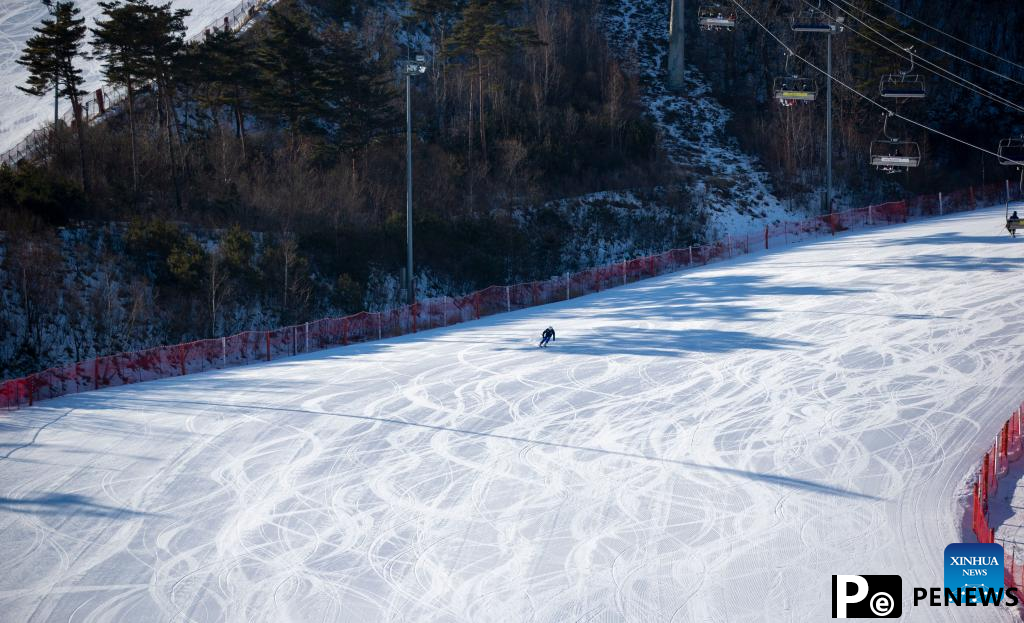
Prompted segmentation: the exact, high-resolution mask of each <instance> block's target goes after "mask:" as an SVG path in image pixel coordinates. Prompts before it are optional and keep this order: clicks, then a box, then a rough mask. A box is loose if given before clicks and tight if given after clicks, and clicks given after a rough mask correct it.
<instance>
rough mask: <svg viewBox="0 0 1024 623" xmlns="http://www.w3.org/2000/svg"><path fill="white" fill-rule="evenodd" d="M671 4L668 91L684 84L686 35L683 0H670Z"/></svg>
mask: <svg viewBox="0 0 1024 623" xmlns="http://www.w3.org/2000/svg"><path fill="white" fill-rule="evenodd" d="M670 1H671V3H672V5H671V8H670V11H669V23H668V88H669V90H670V91H677V92H678V91H682V90H683V89H684V88H685V87H686V85H685V82H686V72H685V60H686V53H685V48H684V45H683V44H684V42H685V39H686V35H685V34H684V32H683V8H684V5H685V2H684V0H670Z"/></svg>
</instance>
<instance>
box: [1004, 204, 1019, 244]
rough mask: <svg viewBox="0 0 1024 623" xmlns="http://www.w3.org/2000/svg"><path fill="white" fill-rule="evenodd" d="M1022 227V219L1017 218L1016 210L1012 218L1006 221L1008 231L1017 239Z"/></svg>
mask: <svg viewBox="0 0 1024 623" xmlns="http://www.w3.org/2000/svg"><path fill="white" fill-rule="evenodd" d="M1018 227H1020V217H1018V216H1017V211H1016V210H1014V211H1013V214H1011V215H1010V218H1008V219H1006V231H1008V232H1010V236H1012V237H1014V238H1016V237H1017V228H1018Z"/></svg>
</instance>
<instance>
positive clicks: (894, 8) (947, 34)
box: [873, 0, 1024, 69]
mask: <svg viewBox="0 0 1024 623" xmlns="http://www.w3.org/2000/svg"><path fill="white" fill-rule="evenodd" d="M873 1H874V2H875V3H877V4H880V5H882V6H884V7H885V8H887V9H889V10H890V11H893V12H895V13H898V14H900V15H902V16H903V17H905V18H907V19H909V20H910V21H912V22H915V23H918V24H920V25H922V26H924V27H925V28H928V29H929V30H933V31H935V32H937V33H939V34H940V35H943V36H945V37H949V38H950V39H952V40H953V41H956V42H958V43H962V44H964V45H966V46H968V47H971V48H973V49H975V50H977V51H979V52H982V53H984V54H987V55H989V56H991V57H992V58H996V59H998V60H1000V61H1002V62H1004V63H1006V64H1008V65H1013V66H1014V67H1017V68H1018V69H1024V65H1021V64H1019V63H1015V62H1013V61H1011V60H1010V59H1007V58H1003V57H1002V56H999V55H998V54H993V53H992V52H989V51H988V50H986V49H985V48H981V47H978V46H976V45H974V44H973V43H971V42H969V41H964V40H963V39H960V38H959V37H956V36H954V35H951V34H949V33H947V32H943V31H942V30H939V29H938V28H936V27H935V26H932V25H931V24H928V23H927V22H924V21H922V20H919V19H917V18H916V17H914V16H913V15H910V14H908V13H904V12H903V11H901V10H899V9H897V8H896V7H894V6H891V5H890V4H889V3H888V2H884V1H883V0H873Z"/></svg>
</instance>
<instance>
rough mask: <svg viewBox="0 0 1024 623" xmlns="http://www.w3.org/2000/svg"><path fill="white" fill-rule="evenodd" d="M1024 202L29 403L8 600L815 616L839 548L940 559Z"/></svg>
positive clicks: (987, 403)
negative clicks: (396, 333) (482, 315)
mask: <svg viewBox="0 0 1024 623" xmlns="http://www.w3.org/2000/svg"><path fill="white" fill-rule="evenodd" d="M1002 217H1003V208H1002V207H1000V208H998V209H995V210H982V211H978V212H974V213H968V214H961V215H954V216H949V217H944V218H939V219H933V220H929V221H923V222H917V223H914V224H910V225H904V226H896V227H890V228H885V229H878V230H874V231H866V232H860V233H848V234H841V235H840V236H838V237H836V238H835V239H828V240H825V241H820V242H816V243H810V244H804V245H799V246H793V247H790V248H788V249H785V250H778V251H772V252H767V253H766V252H762V253H760V254H757V255H751V256H743V257H742V258H738V259H735V260H731V261H725V262H721V263H716V264H712V265H709V266H707V267H703V268H698V269H693V270H688V271H683V272H679V273H675V274H672V275H666V276H663V277H659V278H656V279H650V280H647V281H643V282H638V283H636V284H633V285H630V286H624V287H621V288H616V289H613V290H609V291H605V292H602V293H599V294H594V295H590V296H586V297H581V298H577V299H573V300H571V301H568V302H565V303H559V304H554V305H548V306H544V307H539V308H533V309H528V310H523V311H518V312H513V313H509V314H501V315H497V316H492V317H489V318H486V319H483V320H480V321H475V322H471V323H467V324H464V325H459V326H457V327H451V328H448V329H437V330H432V331H427V332H422V333H419V334H415V335H409V336H405V337H402V338H397V339H392V340H385V341H382V342H373V343H367V344H361V345H355V346H350V347H347V348H340V349H335V350H329V351H323V352H318V353H315V354H309V355H304V356H300V357H295V358H291V359H283V360H279V361H276V362H273V363H266V364H261V365H254V366H251V367H243V368H233V369H227V370H221V371H217V372H210V373H207V374H198V375H193V376H187V377H180V378H172V379H165V380H161V381H154V382H150V383H143V384H139V385H132V386H126V387H118V388H107V389H103V390H100V391H96V392H89V393H84V394H79V395H76V396H68V397H64V398H60V399H56V400H52V401H48V402H44V403H42V404H39V405H36V406H35V407H33V408H29V409H25V410H21V411H16V412H11V413H8V414H6V415H3V416H2V418H0V533H2V534H3V535H4V538H3V539H2V540H0V557H2V559H3V560H4V573H3V574H0V611H2V612H3V613H4V617H5V620H11V621H68V620H76V621H77V620H87V621H98V622H102V621H155V620H182V621H194V622H207V621H211V622H212V621H222V620H245V621H268V622H270V621H274V622H276V621H289V620H292V621H365V622H371V621H417V622H430V621H467V622H469V621H472V622H474V623H479V622H489V621H537V622H552V623H554V622H559V623H561V622H564V621H570V620H572V621H575V620H581V619H585V620H601V621H644V622H651V621H731V622H734V623H735V622H744V621H771V622H773V623H775V622H793V623H797V622H805V621H826V620H829V618H830V609H831V598H830V586H831V575H832V574H835V573H861V574H900V575H901V576H902V578H903V582H904V584H905V585H908V586H937V585H940V584H939V583H940V582H941V580H942V577H943V559H942V555H943V549H944V547H945V546H946V544H948V543H952V542H958V541H960V540H961V539H962V534H963V533H962V526H961V519H962V517H963V512H964V509H965V506H964V504H965V497H964V496H965V495H966V493H967V490H968V489H967V487H968V478H970V477H971V476H973V474H974V473H975V468H976V466H977V463H978V461H979V460H980V457H981V456H982V455H983V454H984V452H985V450H986V449H987V447H988V445H989V443H990V442H991V440H992V439H993V438H994V437H995V435H996V433H997V431H998V430H999V428H1000V426H1001V425H1002V423H1003V421H1004V420H1005V417H1006V414H1007V413H1009V412H1010V411H1011V410H1012V408H1013V407H1014V406H1016V404H1017V403H1018V402H1019V401H1020V400H1021V395H1020V394H1019V393H1018V390H1019V387H1018V385H1019V384H1018V383H1016V382H1014V379H1019V378H1021V377H1022V375H1024V318H1022V317H1021V315H1020V313H1019V311H1020V309H1021V307H1022V306H1024V293H1022V292H1021V290H1020V289H1019V288H1013V287H1007V283H1008V281H1007V280H1008V279H1011V278H1012V276H1013V275H1015V274H1017V273H1019V272H1020V269H1021V267H1022V265H1024V246H1021V245H1022V243H1021V241H1019V240H1012V239H1010V238H1008V237H1006V236H1005V232H1003V231H1001V225H1002V223H1001V221H1002ZM549 324H550V325H553V326H554V328H555V330H556V332H557V339H556V341H555V342H554V343H552V345H551V346H550V347H549V348H546V349H539V348H537V340H538V339H539V334H540V332H541V330H542V329H543V328H544V327H546V326H547V325H549ZM905 597H906V595H905ZM904 613H905V615H904V618H903V620H908V621H920V622H921V623H924V622H934V621H954V620H961V621H966V620H970V621H1011V620H1014V615H1013V614H1012V612H1011V611H1009V610H1004V609H998V608H972V609H971V611H970V612H964V611H961V610H958V609H956V608H913V607H910V605H909V604H904Z"/></svg>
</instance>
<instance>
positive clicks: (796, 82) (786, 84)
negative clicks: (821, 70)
mask: <svg viewBox="0 0 1024 623" xmlns="http://www.w3.org/2000/svg"><path fill="white" fill-rule="evenodd" d="M772 91H773V93H774V94H775V99H776V100H778V101H779V103H780V104H782V105H783V106H792V105H793V104H795V103H797V102H804V103H808V102H813V101H814V100H815V99H817V97H818V85H817V83H816V82H815V81H814V80H811V79H810V78H801V77H799V76H786V77H780V78H776V79H775V80H774V81H773V85H772Z"/></svg>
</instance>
